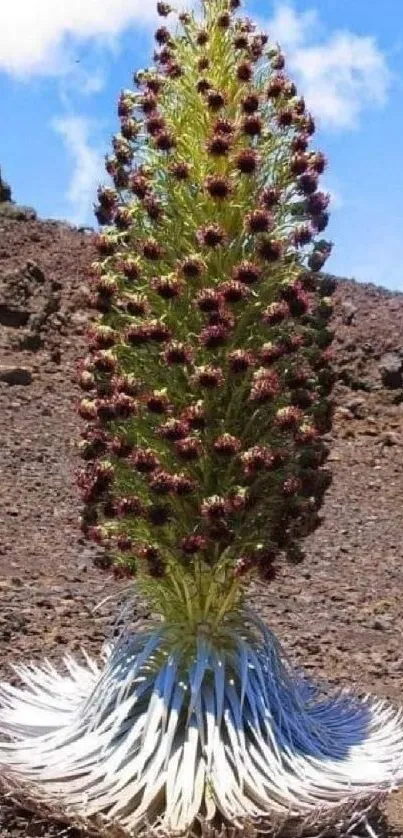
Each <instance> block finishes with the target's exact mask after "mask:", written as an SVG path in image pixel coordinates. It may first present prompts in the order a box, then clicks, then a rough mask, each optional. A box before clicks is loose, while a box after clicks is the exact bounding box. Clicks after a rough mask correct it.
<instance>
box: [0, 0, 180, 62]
mask: <svg viewBox="0 0 403 838" xmlns="http://www.w3.org/2000/svg"><path fill="white" fill-rule="evenodd" d="M175 5H178V4H175ZM179 5H181V4H180V3H179ZM155 20H156V2H154V0H10V2H7V0H5V2H4V6H3V4H2V10H1V26H0V70H5V71H6V72H8V73H12V74H14V75H17V76H21V77H24V76H30V75H32V74H35V73H40V74H44V75H63V74H64V73H66V72H68V71H69V70H71V67H72V65H73V64H74V45H76V44H77V43H80V42H81V43H85V42H88V41H89V40H95V41H96V42H97V43H98V44H99V43H102V44H104V45H105V46H109V47H111V46H113V45H114V43H115V40H116V38H117V37H118V36H119V35H120V34H121V33H122V32H123V31H124V30H125V29H127V28H128V27H130V26H133V25H137V26H149V25H150V24H152V23H153V22H155Z"/></svg>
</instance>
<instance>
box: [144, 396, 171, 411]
mask: <svg viewBox="0 0 403 838" xmlns="http://www.w3.org/2000/svg"><path fill="white" fill-rule="evenodd" d="M145 403H146V406H147V410H149V411H150V413H158V414H160V415H163V414H165V413H168V411H169V408H170V401H169V398H168V396H167V394H166V393H164V392H163V391H161V390H154V391H153V392H152V393H149V394H148V395H147V396H145Z"/></svg>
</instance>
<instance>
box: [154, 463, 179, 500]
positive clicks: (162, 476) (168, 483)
mask: <svg viewBox="0 0 403 838" xmlns="http://www.w3.org/2000/svg"><path fill="white" fill-rule="evenodd" d="M149 486H150V489H152V491H153V492H155V494H156V495H168V494H169V493H170V492H174V491H175V478H174V475H173V474H169V472H167V471H164V470H163V469H157V470H156V471H153V472H152V474H151V477H150V480H149Z"/></svg>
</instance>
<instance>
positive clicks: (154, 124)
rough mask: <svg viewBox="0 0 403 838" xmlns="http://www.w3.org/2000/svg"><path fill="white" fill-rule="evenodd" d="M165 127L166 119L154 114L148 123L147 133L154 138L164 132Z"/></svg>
mask: <svg viewBox="0 0 403 838" xmlns="http://www.w3.org/2000/svg"><path fill="white" fill-rule="evenodd" d="M165 125H166V122H165V118H164V117H163V116H161V114H158V113H154V114H152V116H150V117H149V118H148V119H147V122H146V128H147V131H148V133H149V134H151V136H152V137H154V136H155V134H158V132H159V131H163V130H164V128H165Z"/></svg>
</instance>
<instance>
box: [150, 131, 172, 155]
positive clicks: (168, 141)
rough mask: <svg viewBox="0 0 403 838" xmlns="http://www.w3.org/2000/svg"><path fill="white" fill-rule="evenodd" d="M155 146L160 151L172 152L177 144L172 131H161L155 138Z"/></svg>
mask: <svg viewBox="0 0 403 838" xmlns="http://www.w3.org/2000/svg"><path fill="white" fill-rule="evenodd" d="M154 145H155V146H156V148H158V150H159V151H172V149H173V148H174V147H175V145H176V142H175V138H174V137H173V135H172V134H171V132H170V131H159V132H158V133H157V134H156V135H155V137H154Z"/></svg>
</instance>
